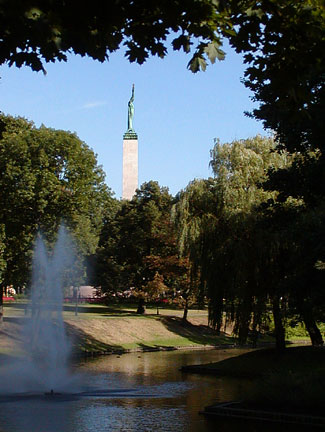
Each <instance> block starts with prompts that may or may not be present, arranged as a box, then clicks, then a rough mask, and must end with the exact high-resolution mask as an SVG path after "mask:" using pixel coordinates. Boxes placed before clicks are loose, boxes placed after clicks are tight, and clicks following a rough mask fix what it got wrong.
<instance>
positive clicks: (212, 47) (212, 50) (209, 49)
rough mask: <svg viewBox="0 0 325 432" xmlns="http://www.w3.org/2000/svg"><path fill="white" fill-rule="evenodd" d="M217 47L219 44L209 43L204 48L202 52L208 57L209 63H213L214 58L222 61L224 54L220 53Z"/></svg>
mask: <svg viewBox="0 0 325 432" xmlns="http://www.w3.org/2000/svg"><path fill="white" fill-rule="evenodd" d="M219 47H220V44H219V43H218V42H210V43H209V44H207V45H206V47H205V48H204V52H205V53H206V54H207V56H208V57H209V60H210V61H211V63H214V62H215V61H216V58H217V59H218V60H224V59H225V52H224V51H222V50H221V49H220V48H219Z"/></svg>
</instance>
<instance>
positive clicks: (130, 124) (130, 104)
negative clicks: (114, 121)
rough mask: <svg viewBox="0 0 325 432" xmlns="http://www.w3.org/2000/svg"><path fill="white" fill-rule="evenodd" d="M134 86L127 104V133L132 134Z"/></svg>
mask: <svg viewBox="0 0 325 432" xmlns="http://www.w3.org/2000/svg"><path fill="white" fill-rule="evenodd" d="M133 101H134V84H133V85H132V96H131V99H130V100H129V103H128V132H134V130H133V117H134V105H133Z"/></svg>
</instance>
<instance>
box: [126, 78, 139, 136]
mask: <svg viewBox="0 0 325 432" xmlns="http://www.w3.org/2000/svg"><path fill="white" fill-rule="evenodd" d="M133 102H134V84H133V85H132V95H131V98H130V100H129V102H128V128H127V131H126V132H125V134H124V135H123V138H124V139H127V140H132V139H138V135H137V134H136V132H135V130H134V129H133V117H134V105H133Z"/></svg>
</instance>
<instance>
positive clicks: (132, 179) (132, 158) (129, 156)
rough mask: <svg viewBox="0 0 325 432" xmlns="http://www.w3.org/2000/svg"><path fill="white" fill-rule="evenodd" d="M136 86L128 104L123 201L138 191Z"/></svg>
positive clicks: (124, 145)
mask: <svg viewBox="0 0 325 432" xmlns="http://www.w3.org/2000/svg"><path fill="white" fill-rule="evenodd" d="M133 102H134V84H133V85H132V95H131V98H130V100H129V102H128V126H127V131H126V132H125V134H124V135H123V184H122V199H125V200H131V199H132V197H133V195H134V194H135V191H136V189H138V135H137V134H136V132H135V130H134V129H133V117H134V104H133Z"/></svg>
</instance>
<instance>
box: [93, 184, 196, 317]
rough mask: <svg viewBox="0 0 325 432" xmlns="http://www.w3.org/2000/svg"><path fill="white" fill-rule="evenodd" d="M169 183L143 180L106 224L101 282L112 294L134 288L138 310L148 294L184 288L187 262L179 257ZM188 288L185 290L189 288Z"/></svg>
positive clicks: (100, 256)
mask: <svg viewBox="0 0 325 432" xmlns="http://www.w3.org/2000/svg"><path fill="white" fill-rule="evenodd" d="M172 203H173V198H172V196H171V195H170V194H169V193H168V189H167V188H163V187H160V186H159V185H158V183H157V182H154V181H150V182H148V183H144V184H143V185H142V186H141V187H140V189H138V190H137V192H136V195H135V196H134V198H133V199H132V200H131V201H124V202H122V203H121V205H120V208H119V209H118V211H117V212H116V214H115V216H114V217H113V220H111V221H109V222H108V223H107V224H106V223H105V225H104V228H103V231H102V235H101V241H100V248H99V249H98V251H97V255H96V259H97V266H96V269H97V270H96V284H97V286H100V287H101V290H102V291H103V292H106V293H108V294H110V293H114V292H116V291H125V290H129V288H130V287H132V288H133V291H134V293H136V294H137V297H138V298H139V303H141V304H139V311H140V309H141V311H142V312H143V311H144V308H143V304H144V300H145V299H153V298H154V297H156V298H157V297H158V295H159V293H160V294H161V291H164V295H173V296H174V295H176V293H177V292H180V291H181V292H183V286H184V279H186V274H187V272H188V265H187V263H186V262H185V260H184V259H180V257H179V255H178V250H177V245H176V234H175V228H174V225H173V224H172V222H171V218H170V211H171V207H172ZM184 292H185V291H184Z"/></svg>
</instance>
